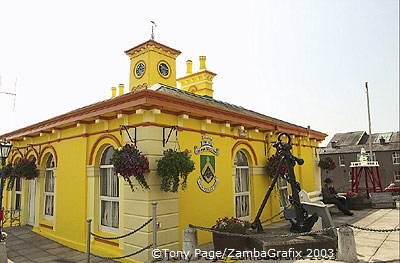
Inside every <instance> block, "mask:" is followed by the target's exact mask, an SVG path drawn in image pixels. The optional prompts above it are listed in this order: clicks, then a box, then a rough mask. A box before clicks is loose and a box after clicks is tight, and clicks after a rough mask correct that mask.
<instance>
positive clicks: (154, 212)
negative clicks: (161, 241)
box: [151, 202, 158, 250]
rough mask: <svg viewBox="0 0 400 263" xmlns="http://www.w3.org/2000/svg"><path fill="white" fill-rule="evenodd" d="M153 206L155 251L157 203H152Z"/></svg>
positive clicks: (154, 246)
mask: <svg viewBox="0 0 400 263" xmlns="http://www.w3.org/2000/svg"><path fill="white" fill-rule="evenodd" d="M151 204H152V206H153V216H152V217H153V250H154V249H156V248H157V228H158V225H157V202H153V203H151Z"/></svg>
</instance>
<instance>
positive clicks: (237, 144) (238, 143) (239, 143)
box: [231, 141, 258, 165]
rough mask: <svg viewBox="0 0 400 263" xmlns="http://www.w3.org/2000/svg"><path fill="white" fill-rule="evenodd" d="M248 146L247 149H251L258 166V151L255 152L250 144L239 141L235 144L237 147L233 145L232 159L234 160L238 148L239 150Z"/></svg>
mask: <svg viewBox="0 0 400 263" xmlns="http://www.w3.org/2000/svg"><path fill="white" fill-rule="evenodd" d="M242 144H244V145H246V146H247V147H249V149H250V151H251V154H252V155H253V160H254V164H255V165H258V161H257V155H256V151H254V148H253V147H252V146H251V144H250V143H248V142H245V141H238V142H237V143H235V145H233V147H232V153H231V154H232V158H234V156H233V154H234V153H235V150H236V148H238V147H239V146H240V145H242Z"/></svg>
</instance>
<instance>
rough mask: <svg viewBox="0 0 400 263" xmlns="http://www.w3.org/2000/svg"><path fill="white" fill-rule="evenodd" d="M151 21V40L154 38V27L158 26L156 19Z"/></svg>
mask: <svg viewBox="0 0 400 263" xmlns="http://www.w3.org/2000/svg"><path fill="white" fill-rule="evenodd" d="M150 22H151V24H152V25H151V40H154V28H155V27H157V25H156V23H155V22H154V21H150Z"/></svg>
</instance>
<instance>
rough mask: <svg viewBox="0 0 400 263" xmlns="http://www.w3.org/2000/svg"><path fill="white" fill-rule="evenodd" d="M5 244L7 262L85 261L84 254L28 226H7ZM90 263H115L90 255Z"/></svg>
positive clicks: (48, 262) (53, 262) (64, 262)
mask: <svg viewBox="0 0 400 263" xmlns="http://www.w3.org/2000/svg"><path fill="white" fill-rule="evenodd" d="M4 231H5V232H6V233H7V234H8V237H7V241H6V246H7V256H8V262H9V263H75V262H85V263H86V254H85V253H83V252H80V251H77V250H74V249H72V248H69V247H66V246H63V245H62V244H59V243H57V242H55V241H53V240H50V239H47V238H45V237H43V236H40V235H39V234H37V233H34V232H32V227H30V226H17V227H7V228H4ZM91 262H92V263H105V262H109V263H116V261H111V260H103V259H101V258H98V257H94V256H92V257H91Z"/></svg>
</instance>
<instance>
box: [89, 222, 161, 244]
mask: <svg viewBox="0 0 400 263" xmlns="http://www.w3.org/2000/svg"><path fill="white" fill-rule="evenodd" d="M151 221H153V218H150V219H149V220H147V222H146V223H144V224H143V225H142V226H141V227H139V228H137V229H135V230H133V231H132V232H130V233H127V234H125V235H122V236H117V237H103V236H99V235H97V234H95V233H93V232H90V234H91V235H93V236H95V237H97V238H101V239H106V240H113V239H120V238H124V237H127V236H130V235H132V234H134V233H136V232H137V231H139V230H140V229H142V228H143V227H145V226H147V225H148V224H149V223H150V222H151Z"/></svg>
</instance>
